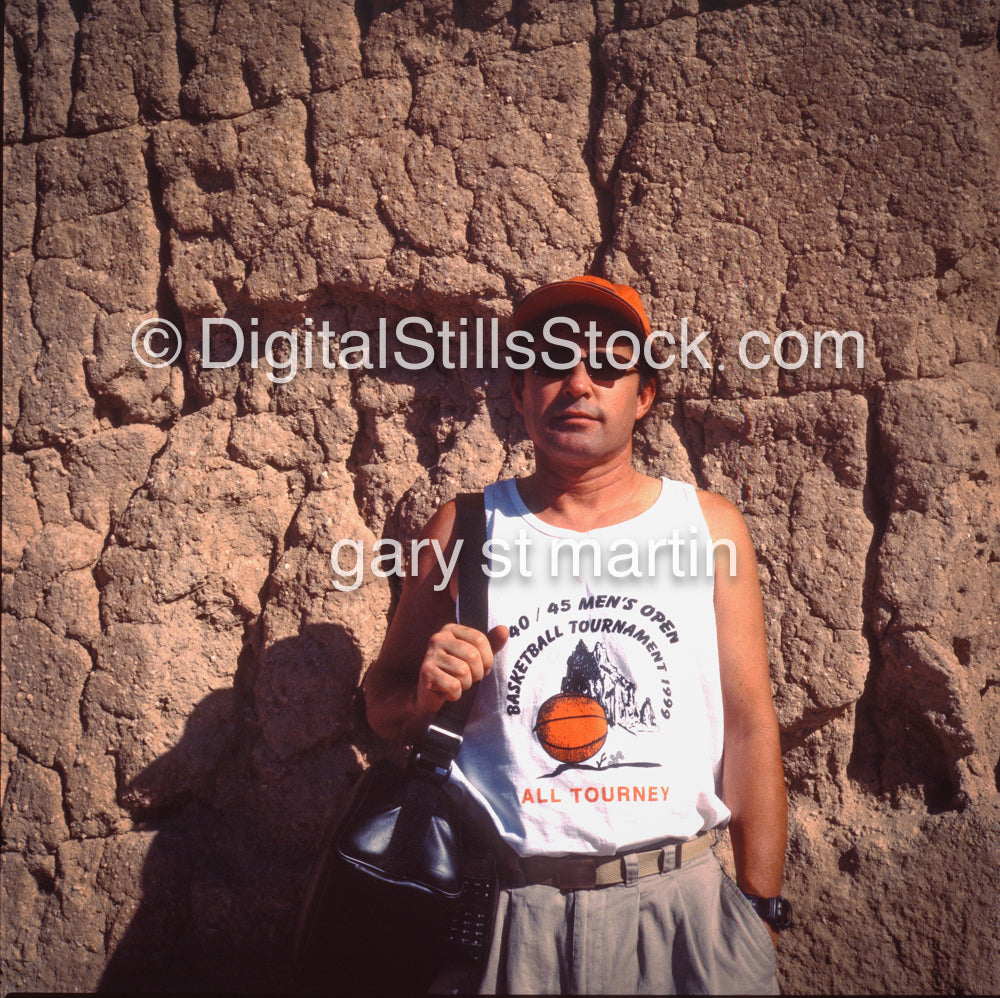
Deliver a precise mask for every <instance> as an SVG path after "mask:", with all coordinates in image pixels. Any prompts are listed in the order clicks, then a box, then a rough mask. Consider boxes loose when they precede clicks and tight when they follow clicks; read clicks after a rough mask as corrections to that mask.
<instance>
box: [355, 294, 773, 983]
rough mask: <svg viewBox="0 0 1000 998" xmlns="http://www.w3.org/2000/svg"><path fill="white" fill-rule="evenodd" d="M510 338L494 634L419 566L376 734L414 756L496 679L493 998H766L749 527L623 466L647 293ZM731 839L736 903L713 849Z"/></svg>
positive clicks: (371, 687)
mask: <svg viewBox="0 0 1000 998" xmlns="http://www.w3.org/2000/svg"><path fill="white" fill-rule="evenodd" d="M512 325H513V328H514V329H523V330H526V332H527V333H528V334H530V343H531V345H532V348H533V353H534V359H535V362H534V363H533V364H532V366H531V367H529V368H528V369H526V370H523V371H517V370H515V371H514V372H513V373H512V374H511V379H510V383H511V392H512V395H513V400H514V404H515V406H516V407H517V409H518V410H519V411H520V412H521V413H522V415H523V417H524V422H525V426H526V429H527V432H528V435H529V436H530V438H531V440H532V442H533V443H534V451H535V465H536V466H535V471H534V473H533V474H531V475H529V476H528V477H527V478H524V479H521V480H517V481H513V480H512V481H508V482H501V483H498V484H497V485H494V486H490V487H489V488H488V489H487V490H486V515H487V527H488V536H489V538H490V542H489V543H490V544H491V545H492V547H491V549H490V553H491V554H494V555H496V557H495V558H494V561H493V562H492V563H491V567H492V570H493V572H492V574H494V575H495V576H496V577H495V578H493V579H492V580H491V582H490V588H489V600H490V611H489V615H490V616H489V619H490V627H489V631H488V633H487V634H483V633H480V632H479V631H476V630H473V629H471V628H468V627H464V626H462V625H460V624H457V623H455V598H456V591H457V584H456V582H455V580H451V581H450V584H449V585H448V586H444V585H443V581H444V577H443V574H442V571H441V568H440V565H439V561H438V559H437V558H436V557H435V556H434V555H433V553H432V552H431V551H430V550H429V549H428V548H427V547H425V548H424V549H423V553H422V556H421V558H420V560H419V564H418V565H417V568H416V572H415V573H414V574H412V575H411V576H409V577H408V578H407V580H406V582H405V583H404V586H403V592H402V596H401V599H400V603H399V607H398V609H397V611H396V614H395V616H394V617H393V620H392V624H391V626H390V628H389V631H388V634H387V636H386V639H385V643H384V645H383V648H382V651H381V653H380V655H379V657H378V659H377V661H376V662H375V663H374V665H373V666H372V668H371V670H370V671H369V673H368V676H367V678H366V697H367V704H368V716H369V720H370V722H371V724H372V726H373V728H374V729H375V730H376V731H377V732H378V733H380V734H382V735H384V736H386V737H390V738H395V739H398V740H402V741H414V740H416V739H417V738H418V737H419V735H420V734H421V732H422V731H423V729H424V728H425V727H426V725H427V724H428V722H429V721H430V720H431V719H432V718H433V716H434V715H435V713H436V712H437V711H438V709H439V708H440V707H441V705H442V704H443V703H444V702H445V701H446V700H457V699H458V698H459V697H460V696H461V694H462V692H463V690H465V689H468V688H469V686H470V685H471V684H472V683H474V682H480V681H481V686H480V688H479V691H478V694H477V699H476V703H475V706H474V709H473V713H472V716H471V717H470V720H469V722H468V724H467V726H466V729H465V741H464V743H463V747H462V750H461V753H460V754H459V756H458V760H457V763H456V766H455V770H454V772H453V782H454V783H455V784H456V785H457V786H458V787H460V788H461V789H462V790H464V791H465V792H466V793H467V794H468V796H469V798H470V799H471V800H473V801H475V802H476V803H477V804H478V805H479V807H480V808H481V809H482V810H483V811H484V812H485V813H486V814H488V815H489V817H490V818H491V819H492V824H493V825H494V826H495V828H496V831H497V833H498V838H499V841H500V845H499V846H498V848H499V849H500V851H501V858H502V861H503V866H504V870H505V874H504V876H505V882H504V884H503V886H504V888H505V889H504V891H503V892H502V895H501V902H500V909H499V913H498V919H497V926H496V931H495V933H494V940H493V947H492V951H491V953H490V957H489V960H488V963H487V967H486V971H485V976H484V979H483V982H482V990H483V991H484V992H492V991H506V992H511V993H524V992H534V993H546V992H548V993H559V992H561V993H588V992H589V993H671V992H674V993H699V992H701V993H705V992H707V993H733V992H743V993H769V992H770V993H774V992H776V991H777V985H776V982H775V977H774V949H773V946H772V940H774V941H776V939H777V935H776V932H775V930H774V927H773V926H772V925H771V924H765V922H764V921H763V920H762V919H761V918H760V917H758V915H757V914H756V913H755V909H754V907H752V906H751V902H750V901H749V900H747V897H746V896H745V895H749V896H753V897H755V898H756V899H767V900H766V901H760V900H756V901H755V902H754V904H755V905H756V906H757V907H758V908H759V909H760V910H761V911H762V912H763V914H764V915H766V916H768V917H769V918H770V919H771V921H772V922H775V923H779V922H780V921H781V916H783V915H784V914H785V912H786V907H785V906H786V905H787V902H784V899H780V900H776V901H771V900H770V899H776V898H778V895H779V892H780V886H781V875H782V866H783V859H784V851H785V838H786V798H785V787H784V779H783V774H782V769H781V759H780V749H779V738H778V726H777V720H776V717H775V712H774V706H773V703H772V699H771V689H770V681H769V675H768V661H767V650H766V646H765V629H764V613H763V604H762V600H761V594H760V586H759V583H758V579H757V568H756V561H755V558H754V552H753V546H752V544H751V541H750V537H749V534H748V531H747V528H746V526H745V524H744V522H743V518H742V516H741V515H740V513H739V511H738V510H737V509H736V508H735V507H734V506H733V505H732V504H731V503H729V502H728V501H727V500H725V499H723V498H721V497H720V496H717V495H714V494H711V493H708V492H702V491H697V490H695V489H693V488H691V487H689V486H687V485H684V484H682V483H678V482H671V481H669V480H667V479H663V480H659V479H654V478H650V477H648V476H646V475H643V474H641V473H639V472H638V471H636V470H635V469H634V468H633V466H632V430H633V427H634V425H635V423H636V421H637V420H639V419H641V418H642V417H643V416H645V415H646V413H647V412H648V411H649V409H650V406H651V405H652V403H653V398H654V394H655V380H654V377H653V372H652V371H651V370H650V369H649V367H648V366H647V364H646V362H645V360H644V359H643V358H642V355H641V348H642V347H643V345H644V344H645V341H646V340H647V339H648V337H649V336H650V326H649V321H648V319H647V318H646V314H645V311H644V309H643V307H642V303H641V301H640V299H639V297H638V295H637V294H636V292H635V291H634V290H633V289H632V288H629V287H625V286H622V285H614V284H610V283H609V282H607V281H603V280H602V279H600V278H594V277H586V278H574V279H572V280H570V281H558V282H555V283H553V284H548V285H545V286H543V287H541V288H539V289H537V290H536V291H534V292H532V294H530V295H528V296H527V298H525V299H524V301H523V302H522V303H521V305H519V306H518V308H517V310H516V311H515V313H514V316H513V319H512ZM619 331H625V333H627V334H629V335H624V334H623V333H620V332H619ZM616 333H618V335H615V334H616ZM521 342H522V343H524V342H529V341H527V340H522V341H521ZM633 343H634V344H635V346H637V347H639V349H638V350H636V349H635V348H634V347H633V346H631V344H633ZM454 525H455V509H454V504H453V503H447V504H446V505H445V506H443V507H442V508H441V509H440V510H438V512H437V513H436V514H435V515H434V516H433V517H432V518H431V520H430V521H429V522H428V524H427V526H426V527H425V528H424V531H423V534H422V536H423V537H424V538H427V539H429V540H431V541H437V542H438V544H440V545H441V547H442V548H444V549H445V550H447V551H450V549H451V547H452V546H453V544H454V536H453V532H454ZM505 567H506V568H507V569H509V570H508V571H506V572H505V571H504V569H505ZM713 569H714V571H713ZM727 822H728V826H729V830H730V836H731V840H732V845H733V853H734V858H735V864H736V873H737V883H738V885H739V890H737V888H736V886H735V885H733V883H732V881H730V880H729V879H728V878H727V877H725V875H724V874H722V873H721V871H720V869H719V867H718V864H717V863H716V861H715V859H714V857H713V856H712V854H711V852H710V851H709V850H708V848H707V846H708V844H709V841H710V837H709V836H708V835H707V833H708V832H709V831H710V830H711V829H712V828H716V827H721V826H724V825H725V824H726V823H727ZM741 891H742V892H745V895H744V893H741Z"/></svg>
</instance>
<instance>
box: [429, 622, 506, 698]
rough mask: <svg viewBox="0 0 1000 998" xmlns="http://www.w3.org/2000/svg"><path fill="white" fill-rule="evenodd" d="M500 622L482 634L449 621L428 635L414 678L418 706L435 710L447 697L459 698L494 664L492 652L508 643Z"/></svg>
mask: <svg viewBox="0 0 1000 998" xmlns="http://www.w3.org/2000/svg"><path fill="white" fill-rule="evenodd" d="M507 637H508V631H507V628H506V627H504V626H503V625H502V624H499V625H497V626H496V627H494V628H493V630H492V631H490V632H489V634H488V635H487V634H483V632H482V631H477V630H475V628H472V627H465V626H464V625H462V624H456V623H448V624H445V626H444V627H442V628H441V629H440V630H439V631H436V632H435V633H434V634H432V635H431V638H430V640H429V641H428V642H427V652H426V654H425V655H424V660H423V662H422V663H421V665H420V675H419V678H418V680H417V710H418V711H419V713H421V714H436V713H437V712H438V711H439V710H440V709H441V707H442V705H443V704H444V702H445V701H446V700H458V699H460V698H461V696H462V694H463V693H464V692H465V691H466V690H467V689H469V687H470V686H472V684H473V683H478V682H479V681H480V680H481V679H482V678H483V676H485V675H486V674H487V673H488V672H489V671H490V669H492V668H493V655H494V654H495V653H496V652H498V651H500V649H501V648H503V646H504V645H505V644H506V643H507Z"/></svg>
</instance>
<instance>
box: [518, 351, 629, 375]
mask: <svg viewBox="0 0 1000 998" xmlns="http://www.w3.org/2000/svg"><path fill="white" fill-rule="evenodd" d="M609 357H610V355H609V354H607V353H602V352H599V353H596V354H585V353H583V352H582V351H581V353H580V355H579V360H582V361H583V366H584V367H585V368H586V370H587V376H588V377H589V378H590V380H591V381H618V380H620V379H621V378H625V377H628V375H630V374H633V373H634V372H635V371H637V370H638V367H637V366H636V365H635V364H629V366H628V367H626V368H624V369H623V368H621V367H617V366H615V364H613V363H612V362H611V360H610V359H609ZM616 359H617V360H619V361H622V360H624V359H625V358H616ZM577 363H578V357H577V354H575V353H574V351H573V349H572V347H559V346H550V347H548V348H547V349H545V350H540V351H538V352H537V353H536V354H535V362H534V364H532V365H531V371H532V373H533V374H536V375H537V376H538V377H539V378H550V379H555V380H558V381H561V380H562V379H563V378H565V377H566V375H568V374H571V373H572V372H573V370H574V368H575V367H576V364H577Z"/></svg>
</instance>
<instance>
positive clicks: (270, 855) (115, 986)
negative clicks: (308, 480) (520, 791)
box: [99, 624, 385, 993]
mask: <svg viewBox="0 0 1000 998" xmlns="http://www.w3.org/2000/svg"><path fill="white" fill-rule="evenodd" d="M345 638H347V641H348V643H349V638H348V636H347V635H346V634H345V632H344V628H342V627H339V626H337V625H332V624H323V625H313V626H309V627H306V628H303V630H302V632H301V633H300V634H298V635H296V636H295V637H292V638H288V639H285V640H282V641H278V642H275V644H273V645H272V646H270V647H269V648H268V649H267V652H266V655H265V656H262V657H261V662H262V664H261V665H260V666H259V669H260V670H261V671H263V670H264V669H265V668H277V669H281V668H282V667H283V665H284V666H291V667H293V668H294V667H298V666H299V665H300V661H301V659H302V658H304V657H305V658H311V657H314V656H315V650H316V649H317V648H331V647H332V648H340V647H343V646H344V644H345ZM326 667H327V668H329V669H330V671H331V680H333V679H334V674H335V673H340V672H342V671H343V669H344V668H349V669H350V671H351V672H352V676H351V677H350V682H351V683H352V685H353V686H356V685H357V682H358V679H359V673H360V662H358V661H354V659H353V658H352V660H351V661H350V663H349V664H347V663H339V662H336V661H331V660H329V659H328V660H327V662H326ZM247 678H248V679H249V680H250V681H249V682H247V681H245V680H246V679H247ZM253 678H254V677H245V674H244V670H242V669H241V670H240V672H239V673H238V674H237V678H236V682H235V684H234V687H233V688H232V689H227V690H220V691H216V692H213V693H210V694H209V695H208V696H207V697H205V699H204V700H202V701H201V703H199V704H198V706H197V707H196V708H195V709H194V711H192V713H191V716H190V717H189V718H188V721H187V724H186V726H185V729H184V735H183V737H182V738H181V740H180V742H179V743H178V744H177V745H176V746H175V747H174V748H172V749H171V750H170V751H168V752H167V753H166V754H164V755H163V756H161V757H160V758H158V759H157V760H156V761H155V762H154V763H153V764H152V765H150V766H149V767H147V769H145V770H144V771H143V772H142V773H141V774H140V775H139V776H138V777H137V778H136V779H135V780H133V781H132V783H131V784H130V785H129V786H128V787H127V788H126V789H125V790H124V791H123V793H122V795H121V796H122V803H123V805H124V806H125V807H127V808H128V809H129V810H130V811H131V813H132V815H133V818H134V820H135V829H136V831H137V832H143V831H145V832H155V835H154V836H153V838H152V842H151V844H150V845H149V847H148V849H147V850H146V852H145V858H144V860H143V865H142V873H141V883H139V878H138V877H134V878H133V879H134V881H135V882H134V883H133V884H132V885H131V887H132V890H133V891H137V892H139V893H138V905H137V907H135V908H134V909H133V910H132V911H131V912H123V913H122V916H121V921H122V923H123V924H122V925H121V926H120V927H119V926H115V925H113V924H112V925H111V927H110V929H109V940H110V941H109V947H113V953H112V955H111V957H110V959H109V961H108V963H107V965H106V967H105V970H104V974H103V976H102V978H101V982H100V985H99V989H100V990H101V991H103V992H119V993H120V992H133V993H143V992H175V991H181V992H254V991H283V990H286V989H287V982H288V980H289V974H290V972H291V949H292V939H293V936H294V932H295V926H296V921H297V918H298V913H299V907H300V905H301V902H302V897H303V894H304V891H305V886H306V883H307V880H308V876H309V873H310V870H311V868H312V865H313V862H314V860H315V856H316V855H317V853H318V851H319V849H320V846H321V843H322V841H323V836H324V832H325V831H326V829H327V827H328V826H329V824H330V822H331V820H333V819H334V818H335V817H336V816H337V814H338V812H339V810H340V808H341V806H342V805H343V804H345V803H346V800H347V797H348V796H349V791H350V788H351V786H352V785H353V783H354V782H355V781H356V779H357V778H358V776H359V775H360V773H361V764H360V761H359V758H358V753H357V751H355V749H354V748H353V744H358V745H359V746H360V748H361V751H365V750H366V748H367V744H368V743H369V742H371V743H372V747H373V750H374V751H375V752H376V753H377V752H378V748H379V746H380V745H382V743H380V742H378V740H377V739H376V738H375V737H374V736H373V735H371V734H370V732H369V731H368V729H367V725H366V723H365V721H364V719H363V717H362V716H361V715H360V712H359V711H358V710H357V709H355V710H353V711H352V710H348V711H346V713H347V714H348V715H350V716H347V717H344V718H343V719H342V720H343V723H342V725H341V728H342V735H343V738H344V739H345V740H331V739H329V738H328V739H327V740H326V742H325V743H323V744H316V745H314V746H312V747H311V748H309V749H308V750H306V751H303V752H301V753H299V754H297V755H295V756H294V757H293V758H290V759H288V760H279V759H278V758H277V757H276V756H275V755H274V754H273V753H272V752H270V750H269V749H268V748H267V746H266V744H265V743H264V741H263V739H262V737H261V732H260V724H259V721H258V718H257V708H256V706H255V704H254V702H253V697H252V693H250V692H249V691H250V690H252V688H253V685H254V684H253ZM336 681H337V682H338V683H345V682H346V681H347V677H345V676H342V675H337V676H336ZM383 748H385V746H383ZM116 873H117V875H118V876H126V877H127V876H128V871H121V870H119V871H116ZM126 919H128V922H127V926H126V925H125V924H124V922H125V920H126ZM111 921H113V920H111Z"/></svg>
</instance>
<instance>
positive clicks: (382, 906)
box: [295, 493, 496, 994]
mask: <svg viewBox="0 0 1000 998" xmlns="http://www.w3.org/2000/svg"><path fill="white" fill-rule="evenodd" d="M455 501H456V504H457V506H458V518H457V522H456V526H457V536H458V537H459V538H461V539H462V547H461V549H460V551H459V561H458V566H459V610H460V611H461V620H462V623H463V624H467V625H469V626H470V627H475V628H477V629H478V630H482V631H485V630H486V621H487V617H486V586H487V580H486V576H485V575H484V574H483V562H482V558H483V555H482V549H483V543H484V541H485V537H486V522H485V514H484V508H483V496H482V493H479V494H473V495H461V496H458V497H457V498H456V500H455ZM475 695H476V685H473V687H472V688H471V689H470V690H468V691H466V693H465V694H464V695H463V696H462V698H461V699H460V700H458V701H455V702H448V703H446V704H445V705H444V706H443V707H442V708H441V710H440V711H439V713H438V714H437V715H436V717H435V718H434V721H433V722H432V723H431V724H430V725H429V726H428V728H427V731H426V733H425V734H424V736H423V738H422V740H421V741H420V743H419V744H418V745H417V746H416V747H415V748H414V750H413V753H412V755H411V756H410V762H409V766H408V768H407V769H406V771H405V772H404V771H403V770H401V769H399V768H398V767H397V766H394V765H393V764H392V763H390V762H388V761H386V760H381V761H379V762H376V763H375V764H374V765H373V766H371V767H370V768H369V769H368V770H366V772H365V773H364V774H363V775H362V777H361V779H360V780H359V781H358V784H357V787H356V789H355V793H354V797H353V800H352V802H351V806H350V808H349V810H348V812H347V815H346V816H345V817H344V818H343V819H342V820H341V822H340V824H339V825H338V826H337V827H336V829H335V830H334V832H333V834H332V836H331V838H330V840H329V842H328V845H327V848H326V849H325V850H324V853H323V855H322V856H321V859H320V861H319V863H318V865H317V868H316V870H315V872H314V874H313V880H312V884H311V887H310V890H309V893H308V895H307V897H306V902H305V906H304V908H303V912H302V916H301V918H300V922H299V929H298V933H297V938H296V947H295V948H296V956H295V966H296V976H297V982H298V983H299V984H300V985H301V986H302V987H304V988H307V989H310V990H316V991H321V992H325V993H328V994H329V993H335V994H353V993H362V994H422V993H425V992H426V991H427V989H428V988H429V987H430V986H431V984H432V982H433V980H434V978H435V976H437V974H438V973H439V972H440V971H441V970H443V969H444V968H445V967H448V966H451V967H453V966H455V965H456V964H460V963H467V964H476V963H481V962H482V961H483V959H484V958H485V955H486V952H487V950H488V947H489V941H490V940H489V936H490V932H491V930H492V925H493V916H494V911H495V904H496V858H495V854H494V851H493V850H492V849H491V848H490V845H489V844H488V843H487V842H486V841H484V839H483V837H481V835H480V834H477V833H476V831H474V829H473V828H472V826H471V825H470V823H469V822H468V821H465V820H463V818H462V816H461V815H460V814H459V808H458V806H457V805H456V804H455V802H454V801H453V800H452V799H451V798H450V797H449V796H448V795H447V794H446V793H445V789H444V788H445V784H446V783H447V782H448V778H449V776H450V773H451V765H452V762H453V761H454V759H455V757H456V756H457V755H458V750H459V748H460V747H461V744H462V729H463V728H464V726H465V722H466V719H467V718H468V716H469V712H470V710H471V709H472V702H473V700H474V698H475Z"/></svg>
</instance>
